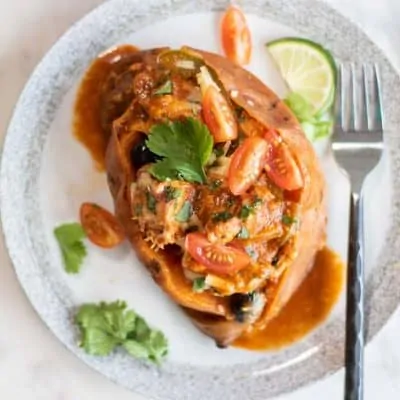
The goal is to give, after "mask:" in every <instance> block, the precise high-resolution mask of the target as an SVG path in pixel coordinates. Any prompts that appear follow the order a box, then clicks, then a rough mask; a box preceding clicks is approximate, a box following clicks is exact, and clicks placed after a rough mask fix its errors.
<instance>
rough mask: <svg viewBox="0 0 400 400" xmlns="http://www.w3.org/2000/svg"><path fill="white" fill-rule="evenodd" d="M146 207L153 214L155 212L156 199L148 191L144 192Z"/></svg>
mask: <svg viewBox="0 0 400 400" xmlns="http://www.w3.org/2000/svg"><path fill="white" fill-rule="evenodd" d="M146 200H147V208H148V209H149V211H151V212H152V213H153V214H156V206H157V200H156V198H155V197H154V196H153V194H152V193H151V192H150V191H147V192H146Z"/></svg>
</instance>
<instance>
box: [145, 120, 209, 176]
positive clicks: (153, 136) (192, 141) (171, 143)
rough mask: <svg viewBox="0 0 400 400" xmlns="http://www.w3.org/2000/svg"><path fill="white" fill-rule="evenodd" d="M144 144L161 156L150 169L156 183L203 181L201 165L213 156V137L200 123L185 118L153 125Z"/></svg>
mask: <svg viewBox="0 0 400 400" xmlns="http://www.w3.org/2000/svg"><path fill="white" fill-rule="evenodd" d="M146 145H147V147H148V148H149V149H150V151H152V152H153V153H154V154H156V155H158V156H160V157H162V159H161V160H159V161H157V162H156V163H155V164H153V165H152V166H151V167H150V170H149V171H150V173H151V174H152V175H153V176H154V177H155V178H157V179H158V180H160V181H165V180H167V179H183V180H185V181H188V182H197V183H205V182H206V179H207V177H206V174H205V171H204V166H205V165H206V164H207V161H208V159H209V158H210V156H211V153H212V148H213V138H212V136H211V134H210V131H209V130H208V128H207V126H206V125H205V124H203V123H202V122H200V121H198V120H196V119H194V118H187V119H186V120H184V121H176V122H169V123H162V124H157V125H154V126H153V127H152V128H151V130H150V134H149V136H148V139H147V141H146Z"/></svg>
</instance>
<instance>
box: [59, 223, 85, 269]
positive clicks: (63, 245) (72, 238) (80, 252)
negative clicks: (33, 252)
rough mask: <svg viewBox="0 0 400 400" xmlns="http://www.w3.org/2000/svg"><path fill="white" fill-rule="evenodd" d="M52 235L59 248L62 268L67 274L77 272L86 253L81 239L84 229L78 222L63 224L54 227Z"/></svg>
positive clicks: (83, 235) (83, 236)
mask: <svg viewBox="0 0 400 400" xmlns="http://www.w3.org/2000/svg"><path fill="white" fill-rule="evenodd" d="M54 236H55V237H56V239H57V242H58V245H59V246H60V249H61V254H62V258H63V261H64V269H65V271H66V272H67V273H69V274H77V273H78V272H79V271H80V269H81V266H82V263H83V260H84V258H85V257H86V255H87V251H86V247H85V245H84V244H83V241H82V239H84V238H85V237H86V234H85V231H84V230H83V228H82V226H81V225H80V224H78V223H70V224H63V225H60V226H58V227H57V228H55V229H54Z"/></svg>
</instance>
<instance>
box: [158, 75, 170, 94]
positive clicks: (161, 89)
mask: <svg viewBox="0 0 400 400" xmlns="http://www.w3.org/2000/svg"><path fill="white" fill-rule="evenodd" d="M172 90H173V88H172V82H171V81H170V80H169V79H168V80H167V81H165V82H164V83H163V84H162V85H161V86H160V87H159V88H158V89H156V90H155V92H154V94H157V95H160V94H171V93H172Z"/></svg>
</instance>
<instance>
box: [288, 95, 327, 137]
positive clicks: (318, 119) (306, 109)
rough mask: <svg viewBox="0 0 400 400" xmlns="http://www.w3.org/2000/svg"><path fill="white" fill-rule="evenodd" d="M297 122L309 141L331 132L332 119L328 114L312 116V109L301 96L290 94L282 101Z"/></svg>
mask: <svg viewBox="0 0 400 400" xmlns="http://www.w3.org/2000/svg"><path fill="white" fill-rule="evenodd" d="M284 102H285V103H286V105H287V106H288V107H289V108H290V109H291V110H292V111H293V114H294V115H296V117H297V119H298V120H299V122H300V124H301V126H302V128H303V131H304V133H305V134H306V136H307V138H308V139H309V140H310V141H315V140H317V139H320V138H324V137H326V136H328V135H329V134H330V132H331V130H332V126H333V122H332V121H333V118H332V115H331V114H330V113H329V112H326V113H325V114H322V115H318V114H317V115H315V114H313V107H312V106H311V104H309V103H308V102H307V101H306V100H305V99H304V98H303V97H302V96H301V95H299V94H297V93H294V92H292V93H290V94H289V96H288V97H287V98H286V99H285V100H284Z"/></svg>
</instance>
